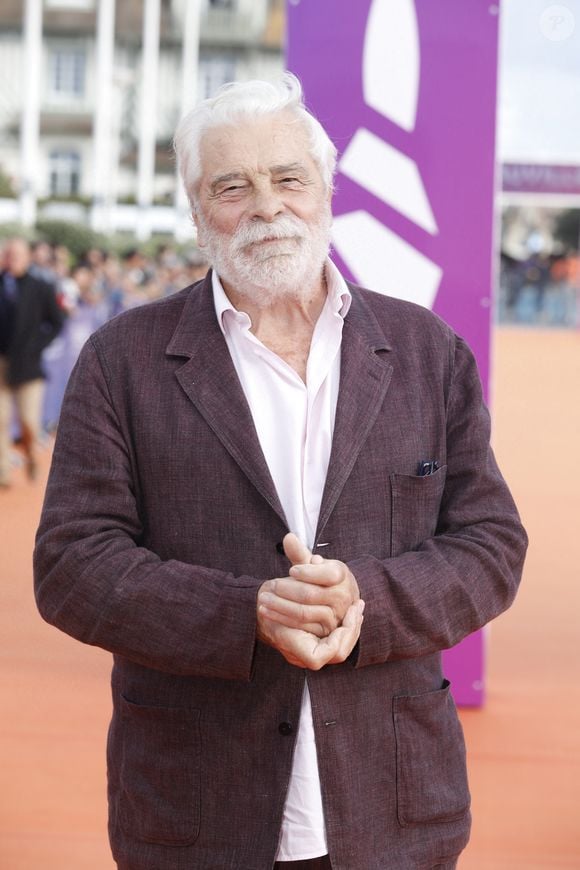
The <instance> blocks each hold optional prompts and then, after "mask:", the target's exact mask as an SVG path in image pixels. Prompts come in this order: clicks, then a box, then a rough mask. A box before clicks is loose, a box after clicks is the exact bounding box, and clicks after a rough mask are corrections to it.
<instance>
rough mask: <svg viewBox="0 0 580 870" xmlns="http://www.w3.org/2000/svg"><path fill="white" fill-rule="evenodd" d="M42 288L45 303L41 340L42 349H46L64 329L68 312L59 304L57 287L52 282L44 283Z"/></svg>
mask: <svg viewBox="0 0 580 870" xmlns="http://www.w3.org/2000/svg"><path fill="white" fill-rule="evenodd" d="M42 290H43V301H44V305H43V311H42V318H41V324H40V336H39V341H40V349H41V350H44V348H46V347H48V345H49V344H50V343H51V342H52V341H54V339H55V338H56V337H57V335H58V334H59V332H60V331H61V330H62V328H63V326H64V322H65V320H66V313H65V312H64V310H63V309H62V308H61V307H60V305H59V304H58V299H57V296H56V292H55V289H54V287H53V286H52V285H51V284H47V283H43V286H42Z"/></svg>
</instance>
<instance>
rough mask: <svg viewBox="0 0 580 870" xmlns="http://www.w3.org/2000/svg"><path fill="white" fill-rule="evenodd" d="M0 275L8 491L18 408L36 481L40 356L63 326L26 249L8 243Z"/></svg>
mask: <svg viewBox="0 0 580 870" xmlns="http://www.w3.org/2000/svg"><path fill="white" fill-rule="evenodd" d="M2 259H3V271H2V275H1V276H0V487H2V488H5V487H8V486H10V448H11V441H12V431H11V429H12V415H13V407H15V408H16V413H17V422H18V425H19V427H20V441H21V444H22V448H23V450H24V454H25V457H26V472H27V474H28V477H29V478H30V479H31V480H33V479H34V478H35V477H36V470H37V458H36V446H37V438H38V433H39V430H40V423H41V412H42V399H43V395H44V373H43V370H42V365H41V355H42V351H43V350H44V349H45V347H47V346H48V345H49V344H50V343H51V341H52V340H53V339H54V338H56V336H57V335H58V333H59V332H60V330H61V329H62V325H63V323H64V319H65V314H64V311H63V310H62V309H61V308H60V306H59V304H58V302H57V299H56V295H55V291H54V287H53V286H52V284H49V283H47V282H46V281H44V280H41V279H40V278H38V277H37V276H35V275H34V274H33V272H32V270H31V269H30V266H31V251H30V245H29V244H28V242H27V241H26V240H25V239H20V238H14V239H9V240H8V241H7V242H6V244H5V246H4V250H3V252H2Z"/></svg>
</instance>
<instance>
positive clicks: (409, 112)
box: [362, 0, 445, 131]
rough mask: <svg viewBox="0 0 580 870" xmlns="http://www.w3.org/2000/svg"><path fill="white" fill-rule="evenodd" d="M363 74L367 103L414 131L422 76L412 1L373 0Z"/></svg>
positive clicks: (367, 31)
mask: <svg viewBox="0 0 580 870" xmlns="http://www.w3.org/2000/svg"><path fill="white" fill-rule="evenodd" d="M442 14H445V13H444V12H442ZM362 74H363V93H364V99H365V102H366V104H367V105H368V106H370V107H371V108H372V109H375V110H376V111H377V112H380V114H381V115H384V116H385V117H386V118H389V120H391V121H393V122H394V123H395V124H397V125H398V126H399V127H402V128H403V130H408V131H410V130H413V129H414V128H415V118H416V115H417V101H418V97H419V78H420V46H419V28H418V25H417V13H416V10H415V4H414V2H413V0H373V3H372V5H371V9H370V12H369V17H368V19H367V26H366V31H365V42H364V50H363V64H362Z"/></svg>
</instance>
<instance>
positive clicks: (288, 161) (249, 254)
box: [195, 112, 331, 305]
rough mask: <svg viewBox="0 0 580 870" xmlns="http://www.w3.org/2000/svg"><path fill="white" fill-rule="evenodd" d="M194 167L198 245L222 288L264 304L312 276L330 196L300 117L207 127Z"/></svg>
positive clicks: (322, 251) (321, 252) (324, 244)
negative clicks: (230, 287) (198, 163)
mask: <svg viewBox="0 0 580 870" xmlns="http://www.w3.org/2000/svg"><path fill="white" fill-rule="evenodd" d="M201 167H202V176H201V180H200V184H199V188H198V195H197V203H196V205H197V208H196V215H195V217H196V223H197V228H198V243H199V245H200V247H202V248H204V249H205V251H206V253H207V255H208V257H209V258H210V260H211V262H212V263H213V265H214V266H215V267H216V269H217V272H218V274H219V275H220V277H221V278H222V280H223V281H224V282H225V284H226V285H227V284H228V283H229V284H232V285H235V289H237V290H238V292H241V293H244V292H247V293H248V294H249V293H250V292H252V296H253V297H254V301H255V302H261V303H262V304H265V305H267V304H271V302H272V301H273V300H274V299H275V298H279V297H280V296H281V295H294V294H295V293H298V291H299V290H301V289H303V285H304V281H305V279H307V276H308V275H309V277H310V281H311V282H312V280H316V278H317V274H316V273H319V272H320V269H321V267H322V263H323V262H324V259H325V257H326V254H327V252H328V246H329V235H330V219H331V218H330V196H329V193H328V192H327V191H326V189H325V186H324V183H323V181H322V177H321V174H320V171H319V169H318V167H317V165H316V163H315V162H314V160H313V158H312V157H311V156H310V153H309V141H308V136H307V133H306V131H305V129H304V126H303V124H302V123H301V122H300V121H299V120H296V118H295V117H294V116H293V115H292V114H290V113H284V112H281V113H278V114H277V115H270V116H265V117H263V118H254V119H251V120H247V121H245V120H244V121H241V122H239V123H237V124H235V125H231V126H224V127H218V128H215V129H212V130H209V131H208V132H207V133H206V135H205V136H204V138H203V140H202V143H201ZM257 289H259V291H260V292H259V294H257V293H256V290H257Z"/></svg>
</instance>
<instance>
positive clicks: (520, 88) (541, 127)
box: [498, 0, 580, 164]
mask: <svg viewBox="0 0 580 870" xmlns="http://www.w3.org/2000/svg"><path fill="white" fill-rule="evenodd" d="M501 10H502V13H501V42H500V79H499V82H500V88H499V116H498V121H499V130H498V134H499V139H498V146H499V155H500V158H501V159H502V160H503V161H505V162H521V163H537V162H546V163H576V164H578V163H580V0H566V2H565V3H557V4H555V3H550V2H546V0H501Z"/></svg>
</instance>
